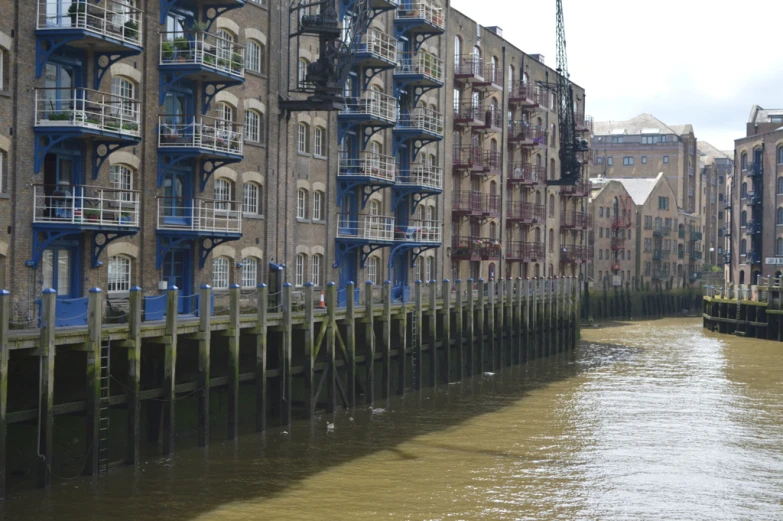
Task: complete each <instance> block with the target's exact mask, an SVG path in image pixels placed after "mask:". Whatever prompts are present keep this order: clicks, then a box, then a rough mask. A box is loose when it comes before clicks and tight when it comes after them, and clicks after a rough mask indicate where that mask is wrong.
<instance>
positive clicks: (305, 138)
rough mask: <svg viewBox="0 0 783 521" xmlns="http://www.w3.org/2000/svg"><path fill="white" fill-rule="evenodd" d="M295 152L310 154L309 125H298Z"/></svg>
mask: <svg viewBox="0 0 783 521" xmlns="http://www.w3.org/2000/svg"><path fill="white" fill-rule="evenodd" d="M296 151H297V152H299V153H300V154H309V153H310V125H308V124H307V123H299V127H298V132H297V135H296Z"/></svg>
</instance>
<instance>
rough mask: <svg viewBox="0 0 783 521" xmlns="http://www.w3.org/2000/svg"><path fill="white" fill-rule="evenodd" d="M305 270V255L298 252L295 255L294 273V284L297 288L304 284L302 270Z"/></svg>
mask: <svg viewBox="0 0 783 521" xmlns="http://www.w3.org/2000/svg"><path fill="white" fill-rule="evenodd" d="M304 270H305V256H304V254H303V253H300V254H299V255H297V256H296V274H295V280H294V285H295V286H296V287H297V288H301V287H302V286H304V272H305V271H304Z"/></svg>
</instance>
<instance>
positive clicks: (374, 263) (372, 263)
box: [367, 257, 378, 284]
mask: <svg viewBox="0 0 783 521" xmlns="http://www.w3.org/2000/svg"><path fill="white" fill-rule="evenodd" d="M367 280H369V281H370V282H372V283H373V284H378V257H370V258H369V259H367Z"/></svg>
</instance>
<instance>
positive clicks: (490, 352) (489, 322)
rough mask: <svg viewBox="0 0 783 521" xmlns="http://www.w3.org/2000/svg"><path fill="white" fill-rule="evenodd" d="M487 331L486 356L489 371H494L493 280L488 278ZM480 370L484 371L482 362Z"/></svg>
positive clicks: (495, 341)
mask: <svg viewBox="0 0 783 521" xmlns="http://www.w3.org/2000/svg"><path fill="white" fill-rule="evenodd" d="M486 288H487V318H486V320H487V326H486V327H487V333H488V336H489V340H488V341H487V353H486V358H487V359H489V371H492V372H495V371H496V370H497V369H496V365H497V364H496V363H495V356H496V353H497V350H498V349H497V338H496V333H497V332H496V329H495V327H496V325H497V324H496V321H495V281H494V280H490V281H488V282H487V285H486ZM481 367H482V369H481V371H482V372H483V371H484V367H485V366H484V364H482V365H481Z"/></svg>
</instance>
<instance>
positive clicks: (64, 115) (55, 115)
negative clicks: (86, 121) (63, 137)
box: [46, 112, 71, 121]
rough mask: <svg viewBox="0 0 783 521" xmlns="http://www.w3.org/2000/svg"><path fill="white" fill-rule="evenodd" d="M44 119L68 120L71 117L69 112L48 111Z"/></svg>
mask: <svg viewBox="0 0 783 521" xmlns="http://www.w3.org/2000/svg"><path fill="white" fill-rule="evenodd" d="M46 119H47V120H49V121H69V120H70V119H71V113H70V112H50V113H49V114H47V116H46Z"/></svg>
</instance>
